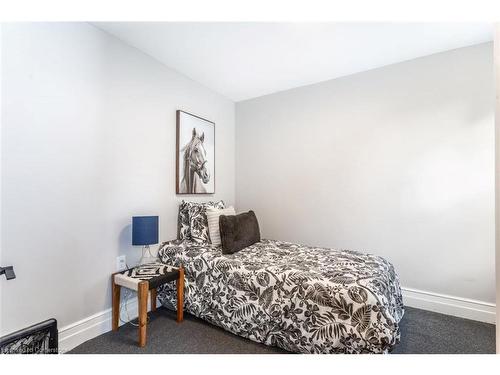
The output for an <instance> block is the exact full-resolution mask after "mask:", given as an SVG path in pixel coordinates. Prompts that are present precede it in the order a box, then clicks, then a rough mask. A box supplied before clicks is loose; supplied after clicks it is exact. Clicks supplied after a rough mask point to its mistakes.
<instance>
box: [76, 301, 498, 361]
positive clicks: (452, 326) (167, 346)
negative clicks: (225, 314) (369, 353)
mask: <svg viewBox="0 0 500 375" xmlns="http://www.w3.org/2000/svg"><path fill="white" fill-rule="evenodd" d="M149 317H150V321H149V324H148V332H147V336H148V341H147V345H146V347H145V348H139V347H138V346H137V328H136V327H134V326H132V325H131V324H126V325H124V326H122V327H120V330H119V331H118V332H108V333H105V334H103V335H101V336H98V337H96V338H94V339H92V340H89V341H87V342H85V343H83V344H81V345H80V346H78V347H76V348H75V349H73V350H72V351H71V352H70V353H75V354H77V353H82V354H91V353H99V354H100V353H102V354H105V353H108V354H111V353H117V354H129V353H130V354H132V353H133V354H137V353H165V354H169V353H171V354H174V353H177V354H181V353H191V354H208V353H211V354H273V353H286V352H284V351H283V350H281V349H279V348H274V347H269V346H265V345H262V344H258V343H255V342H253V341H250V340H247V339H244V338H242V337H239V336H236V335H233V334H232V333H229V332H227V331H225V330H223V329H221V328H218V327H215V326H213V325H211V324H209V323H206V322H205V321H203V320H201V319H198V318H195V317H194V316H192V315H189V314H185V315H184V322H183V323H180V324H179V323H176V322H175V313H174V312H172V311H170V310H167V309H165V308H159V309H158V310H157V311H156V312H155V313H150V314H149ZM392 353H397V354H424V353H425V354H433V353H436V354H437V353H441V354H444V353H456V354H467V353H495V326H494V325H493V324H487V323H481V322H476V321H472V320H467V319H461V318H455V317H451V316H448V315H442V314H437V313H433V312H430V311H425V310H419V309H414V308H410V307H407V308H406V309H405V316H404V317H403V320H402V321H401V342H400V343H399V344H398V345H397V346H396V347H395V348H394V350H393V352H392Z"/></svg>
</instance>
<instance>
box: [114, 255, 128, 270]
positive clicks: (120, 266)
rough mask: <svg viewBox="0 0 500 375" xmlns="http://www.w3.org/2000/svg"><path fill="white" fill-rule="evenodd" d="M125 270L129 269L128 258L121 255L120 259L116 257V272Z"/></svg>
mask: <svg viewBox="0 0 500 375" xmlns="http://www.w3.org/2000/svg"><path fill="white" fill-rule="evenodd" d="M125 269H127V256H126V255H120V256H119V257H116V270H117V271H123V270H125Z"/></svg>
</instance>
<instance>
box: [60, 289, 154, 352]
mask: <svg viewBox="0 0 500 375" xmlns="http://www.w3.org/2000/svg"><path fill="white" fill-rule="evenodd" d="M126 305H127V311H128V313H129V316H130V319H135V318H137V315H138V310H137V297H134V298H130V299H129V300H128V301H127V303H126ZM149 307H150V306H149V305H148V309H149ZM120 310H121V311H120V314H121V317H122V318H124V317H125V316H126V314H125V311H124V310H125V304H123V305H122V306H121V309H120ZM111 319H112V315H111V309H107V310H104V311H101V312H99V313H97V314H94V315H91V316H89V317H87V318H85V319H82V320H80V321H78V322H76V323H73V324H70V325H67V326H65V327H62V328H61V329H59V353H66V352H68V351H70V350H71V349H73V348H75V347H77V346H78V345H80V344H83V343H84V342H85V341H87V340H90V339H93V338H94V337H97V336H99V335H102V334H103V333H106V332H109V331H111ZM123 324H124V323H122V322H121V321H120V325H123Z"/></svg>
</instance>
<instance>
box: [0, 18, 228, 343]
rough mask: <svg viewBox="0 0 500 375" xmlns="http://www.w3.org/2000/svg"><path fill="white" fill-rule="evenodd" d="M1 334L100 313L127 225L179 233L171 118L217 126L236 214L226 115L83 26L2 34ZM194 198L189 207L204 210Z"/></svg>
mask: <svg viewBox="0 0 500 375" xmlns="http://www.w3.org/2000/svg"><path fill="white" fill-rule="evenodd" d="M2 44H3V50H2V52H3V60H2V77H3V80H2V91H3V96H2V107H3V111H2V132H3V134H2V164H1V168H2V173H3V180H2V188H3V191H2V203H3V207H2V227H1V229H2V233H3V238H2V243H1V244H2V259H1V264H12V265H14V266H15V271H16V273H17V279H16V280H13V281H9V282H7V281H6V280H5V278H2V279H1V280H0V286H1V288H2V301H1V302H2V307H1V312H2V315H3V317H2V321H1V333H0V334H4V333H7V332H10V331H13V330H15V329H18V328H21V327H24V326H26V325H29V324H33V323H36V322H38V321H41V320H43V319H46V318H49V317H55V318H57V319H58V321H59V327H64V326H66V325H68V324H71V323H73V322H75V321H77V320H80V319H83V318H86V317H88V316H90V315H92V314H95V313H98V312H100V311H102V310H105V309H107V308H109V307H110V298H111V297H110V274H111V273H112V272H114V271H115V258H116V256H117V255H119V254H126V255H127V257H128V261H129V263H133V262H134V261H136V260H137V259H138V257H139V252H140V250H139V249H138V248H132V247H131V245H130V242H131V235H130V227H129V224H130V221H131V216H132V215H136V214H137V215H140V214H158V215H160V226H161V228H160V231H161V240H168V239H173V238H175V236H176V230H177V205H178V202H179V200H180V199H181V197H178V196H176V195H175V111H176V109H184V110H186V111H189V112H192V113H196V114H199V115H201V116H203V117H205V118H208V119H210V120H212V121H214V122H215V123H216V137H217V140H216V145H217V150H216V158H217V159H216V163H217V170H216V178H217V183H216V194H215V195H214V196H213V197H214V198H221V199H224V200H226V201H227V203H230V204H234V195H235V193H234V190H235V176H234V169H235V168H234V167H235V165H234V137H235V132H234V103H233V102H231V101H229V100H227V99H226V98H224V97H222V96H220V95H218V94H216V93H214V92H212V91H210V90H208V89H206V88H204V87H203V86H201V85H199V84H197V83H195V82H193V81H191V80H189V79H187V78H185V77H184V76H182V75H180V74H178V73H176V72H174V71H172V70H169V69H167V68H166V67H165V66H163V65H161V64H160V63H158V62H156V61H155V60H153V59H152V58H150V57H149V56H147V55H145V54H143V53H141V52H139V51H138V50H136V49H134V48H132V47H129V46H127V45H125V44H123V43H122V42H120V41H118V40H117V39H115V38H114V37H111V36H109V35H107V34H105V33H104V32H102V31H100V30H98V29H96V28H94V27H93V26H91V25H88V24H83V23H80V24H79V23H68V24H57V23H56V24H6V25H4V26H3V33H2ZM209 198H211V197H206V196H205V197H203V198H199V199H209Z"/></svg>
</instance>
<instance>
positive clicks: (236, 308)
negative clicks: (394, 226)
mask: <svg viewBox="0 0 500 375" xmlns="http://www.w3.org/2000/svg"><path fill="white" fill-rule="evenodd" d="M158 256H159V258H160V260H161V261H162V262H164V263H166V264H170V265H174V266H183V267H184V269H185V299H184V301H185V302H184V303H185V310H186V311H187V312H189V313H191V314H193V315H195V316H197V317H199V318H202V319H204V320H206V321H208V322H210V323H212V324H215V325H217V326H219V327H222V328H224V329H226V330H228V331H230V332H232V333H234V334H236V335H239V336H242V337H245V338H248V339H250V340H253V341H257V342H260V343H264V344H266V345H274V346H278V347H280V348H283V349H285V350H288V351H291V352H297V353H387V352H389V351H390V350H391V349H392V348H393V347H394V345H396V344H397V343H398V342H399V338H400V331H399V325H398V323H399V321H400V320H401V318H402V316H403V313H404V307H403V300H402V296H401V288H400V285H399V280H398V276H397V274H396V272H395V270H394V267H393V266H392V264H391V263H389V262H388V261H387V260H385V259H384V258H382V257H380V256H376V255H371V254H364V253H361V252H358V251H351V250H336V249H329V248H319V247H307V246H302V245H298V244H294V243H289V242H282V241H275V240H262V241H261V242H258V243H256V244H254V245H252V246H249V247H247V248H245V249H243V250H241V251H239V252H237V253H235V254H222V251H221V248H220V247H213V246H210V245H199V244H196V243H193V242H190V241H171V242H166V243H164V244H162V246H161V247H160V250H159V253H158ZM158 295H159V298H160V301H161V302H162V303H163V304H164V305H165V306H166V307H169V308H173V307H174V306H175V303H176V293H175V286H174V285H172V284H166V285H164V286H163V287H162V288H160V290H159V294H158Z"/></svg>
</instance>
